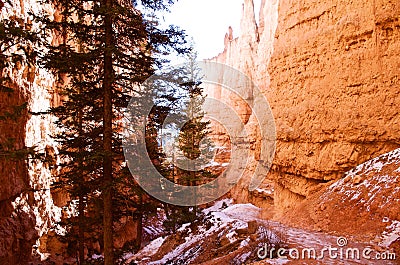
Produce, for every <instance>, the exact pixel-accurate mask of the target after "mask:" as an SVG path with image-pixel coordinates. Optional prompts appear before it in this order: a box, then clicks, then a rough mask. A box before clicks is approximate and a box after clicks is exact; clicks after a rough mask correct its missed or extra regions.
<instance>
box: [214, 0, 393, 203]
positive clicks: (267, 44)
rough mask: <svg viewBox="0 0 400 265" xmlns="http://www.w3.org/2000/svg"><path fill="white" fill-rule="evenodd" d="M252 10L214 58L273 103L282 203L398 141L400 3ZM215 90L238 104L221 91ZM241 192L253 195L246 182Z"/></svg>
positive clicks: (273, 5) (289, 1)
mask: <svg viewBox="0 0 400 265" xmlns="http://www.w3.org/2000/svg"><path fill="white" fill-rule="evenodd" d="M243 10H244V11H243V18H242V22H241V25H242V29H241V31H242V32H241V35H240V36H239V37H238V38H236V39H233V40H232V38H231V37H229V36H230V35H232V34H231V33H230V34H227V36H226V38H225V43H226V46H225V50H224V52H222V53H221V54H219V55H218V56H217V57H215V58H212V59H210V61H217V62H220V63H225V64H228V65H230V66H233V67H235V68H238V69H239V70H241V71H242V72H244V73H245V74H247V75H248V76H249V77H251V78H252V79H253V80H254V81H255V82H256V84H257V85H258V86H259V87H260V89H261V91H263V94H264V96H266V97H267V98H268V100H269V103H270V105H271V108H272V111H273V114H274V118H275V123H276V127H277V128H276V129H277V148H276V156H275V159H274V163H273V166H272V169H271V171H270V172H269V175H268V176H269V179H272V180H273V181H274V184H275V185H274V186H275V198H274V199H275V205H276V206H277V208H278V209H280V210H284V209H286V208H290V207H293V206H295V205H296V202H300V201H302V200H303V199H305V198H307V197H308V196H309V195H310V194H312V193H314V191H315V190H317V189H318V188H319V185H320V184H321V183H324V182H327V181H330V180H335V179H339V178H341V177H342V176H343V173H344V172H345V171H347V170H348V169H350V168H352V167H354V166H355V165H358V164H360V163H362V162H364V161H366V160H368V159H370V158H372V157H376V156H378V155H380V154H383V153H385V152H388V151H390V150H393V149H395V148H398V147H399V145H400V139H399V135H400V134H399V132H400V116H399V115H398V106H399V104H400V96H399V93H400V92H399V76H400V55H399V53H398V50H399V48H400V21H399V16H400V3H399V2H398V1H388V0H363V1H353V2H348V1H334V2H332V1H321V0H320V1H317V0H305V1H295V0H280V1H263V3H262V5H261V10H260V21H259V23H258V24H257V22H256V21H255V19H254V10H253V3H252V1H251V0H246V1H245V4H244V9H243ZM213 96H215V97H218V96H220V98H221V99H222V100H225V101H228V102H229V101H232V100H231V99H229V98H226V97H224V94H223V93H221V92H220V91H218V90H215V92H214V95H213ZM238 102H239V101H238ZM231 103H232V105H233V106H235V105H237V106H238V109H239V110H240V109H243V108H242V107H241V106H240V104H237V103H236V102H231ZM249 115H250V117H249V121H251V120H252V118H253V117H252V115H251V111H250V113H249ZM246 126H248V127H249V128H250V126H249V125H246ZM254 135H255V137H256V138H255V139H253V141H255V142H257V141H258V140H259V139H257V133H254ZM258 153H259V149H257V148H254V150H252V157H253V158H254V161H257V156H258V155H259V154H258ZM249 172H251V167H250V168H249ZM232 194H233V196H234V197H235V198H236V199H238V200H239V201H248V200H250V201H251V200H252V195H251V194H249V193H248V192H247V191H246V188H245V187H244V185H241V184H240V183H239V185H238V186H237V187H236V188H235V189H234V191H233V192H232Z"/></svg>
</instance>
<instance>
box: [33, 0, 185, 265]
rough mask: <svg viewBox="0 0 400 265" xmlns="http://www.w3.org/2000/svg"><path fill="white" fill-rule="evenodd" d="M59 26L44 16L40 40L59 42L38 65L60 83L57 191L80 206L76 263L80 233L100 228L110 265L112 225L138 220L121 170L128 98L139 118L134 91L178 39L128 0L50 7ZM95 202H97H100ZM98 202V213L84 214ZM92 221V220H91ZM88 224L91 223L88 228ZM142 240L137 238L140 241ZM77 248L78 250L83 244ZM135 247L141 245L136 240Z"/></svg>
mask: <svg viewBox="0 0 400 265" xmlns="http://www.w3.org/2000/svg"><path fill="white" fill-rule="evenodd" d="M49 2H51V3H53V4H54V5H55V6H56V7H57V8H58V10H59V11H60V14H61V20H60V21H54V20H51V19H50V18H48V17H46V16H45V15H43V16H41V17H40V18H38V19H39V20H40V21H41V22H42V23H44V25H45V28H44V34H46V35H47V34H50V33H52V32H54V31H56V32H57V33H58V34H60V36H62V39H63V42H62V43H61V44H58V45H54V44H53V45H52V44H49V45H48V47H47V48H48V50H49V52H48V53H47V54H45V55H44V56H43V60H42V61H43V65H44V66H45V67H46V68H48V69H51V70H52V71H53V72H54V73H56V74H57V75H58V76H59V82H60V88H59V90H60V91H61V93H62V94H63V97H64V99H63V104H62V105H61V106H60V107H57V108H54V109H52V113H53V114H54V115H56V117H57V118H58V125H59V127H60V128H61V133H60V134H58V135H56V139H57V140H58V141H59V143H60V146H61V147H60V154H61V155H62V156H63V161H64V162H63V164H62V174H61V175H60V176H59V180H60V181H59V182H57V185H58V186H59V187H60V188H63V189H67V190H68V191H69V193H70V195H71V200H78V201H79V206H78V208H79V210H78V213H79V214H78V215H79V217H78V224H74V223H72V224H71V223H70V227H73V228H74V229H71V231H74V230H75V231H76V230H77V229H76V227H78V230H79V231H78V232H77V234H78V236H77V238H78V241H79V242H78V245H79V247H78V248H79V251H78V252H79V257H80V258H79V259H80V260H79V261H80V264H83V263H84V261H83V260H84V257H83V256H84V255H83V248H84V242H85V238H84V237H83V235H84V232H86V231H87V229H88V225H87V224H88V223H90V224H91V225H93V224H95V223H96V224H97V225H99V220H98V218H96V217H98V215H100V216H102V225H101V227H102V232H103V233H102V236H98V237H99V238H100V237H102V238H103V248H104V262H105V264H107V265H109V264H114V260H115V257H114V253H115V251H114V250H113V236H112V235H113V224H114V223H115V222H118V220H120V218H121V217H122V216H127V215H138V217H137V218H139V219H140V218H141V217H140V210H141V209H142V208H143V205H142V203H143V202H142V192H141V190H140V188H139V187H138V186H137V185H136V183H134V181H133V178H132V177H131V176H130V174H129V171H128V170H127V168H126V165H125V163H124V156H123V151H122V138H123V137H122V136H123V135H122V133H123V127H124V124H123V112H124V110H125V109H126V107H127V106H128V103H129V101H130V100H131V97H133V98H135V99H136V103H137V107H138V113H140V110H139V109H140V107H141V106H142V105H143V104H148V102H146V101H145V100H143V98H147V97H145V95H144V94H146V93H147V95H148V93H149V92H148V91H142V90H140V89H139V87H140V86H139V84H140V83H141V82H143V81H144V80H146V79H147V78H148V77H149V76H150V75H152V74H153V73H154V71H155V69H156V68H157V67H159V66H160V65H161V63H162V62H163V61H162V60H161V57H160V56H159V54H163V53H168V52H169V51H170V50H171V48H174V49H175V50H176V51H177V52H178V53H181V52H183V51H184V49H183V48H180V45H182V44H184V40H183V39H182V32H180V31H179V30H177V29H176V28H173V27H170V28H169V29H167V30H160V29H159V28H158V25H157V21H156V19H155V17H154V16H152V17H150V18H149V17H146V16H145V15H144V14H143V12H140V11H139V10H138V9H137V8H136V7H137V5H138V2H136V1H133V2H131V1H128V0H118V1H117V0H103V1H78V0H54V1H50V0H49ZM172 3H173V1H171V0H166V1H163V0H158V1H150V0H148V1H141V4H142V5H143V7H144V8H143V9H142V10H144V11H148V12H154V11H157V10H163V9H167V8H168V6H169V5H170V4H172ZM99 194H101V196H99ZM98 201H102V204H103V207H102V210H101V212H99V213H96V214H94V215H95V216H93V215H90V213H89V212H90V211H89V209H90V208H91V207H94V205H98ZM90 218H92V219H90ZM87 219H90V220H91V221H88V220H87ZM139 234H140V233H139ZM82 241H83V242H82ZM137 244H139V245H140V239H139V242H137Z"/></svg>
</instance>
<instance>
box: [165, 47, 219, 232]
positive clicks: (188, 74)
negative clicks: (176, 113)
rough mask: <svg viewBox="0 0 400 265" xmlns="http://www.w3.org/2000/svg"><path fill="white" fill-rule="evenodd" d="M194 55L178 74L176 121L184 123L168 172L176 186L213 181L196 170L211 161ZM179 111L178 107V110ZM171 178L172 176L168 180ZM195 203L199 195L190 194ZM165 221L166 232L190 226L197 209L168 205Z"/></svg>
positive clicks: (203, 171) (204, 170)
mask: <svg viewBox="0 0 400 265" xmlns="http://www.w3.org/2000/svg"><path fill="white" fill-rule="evenodd" d="M196 59H197V53H196V52H195V51H194V50H193V48H192V52H191V53H189V54H188V55H187V62H186V63H185V64H184V67H183V69H182V73H180V75H181V76H182V77H181V83H180V84H179V85H180V87H181V92H180V94H181V95H182V96H181V98H180V101H181V103H182V104H181V105H183V111H181V113H180V116H181V117H180V118H178V119H177V120H178V121H180V120H183V121H186V122H185V124H184V125H183V127H182V128H180V132H179V135H178V139H177V143H178V146H177V147H178V149H179V150H180V151H179V152H178V153H176V154H174V156H175V159H176V161H175V162H176V164H177V166H174V167H173V168H172V170H170V171H169V172H168V174H169V179H171V180H172V181H175V182H176V183H178V184H180V185H185V186H198V185H202V184H205V183H207V182H209V181H212V180H213V179H215V177H216V176H215V175H214V174H213V173H212V172H211V171H210V170H208V169H207V167H205V168H204V167H202V168H200V166H201V165H205V164H207V162H209V161H210V160H211V159H212V157H210V156H209V154H212V152H210V151H211V149H210V148H212V145H211V141H210V140H209V139H208V138H207V136H208V135H209V125H210V121H207V120H205V117H204V115H205V113H204V111H203V107H204V102H205V97H206V95H204V89H203V88H202V87H201V84H202V82H201V80H202V78H203V77H202V75H201V69H200V68H199V67H198V65H197V63H196ZM181 107H182V106H181ZM171 175H172V176H171ZM193 196H194V198H195V200H196V198H197V196H201V194H193ZM166 208H167V209H168V210H167V212H168V211H169V212H168V215H167V220H166V221H165V223H164V225H165V226H166V227H167V229H170V230H172V231H175V229H176V228H177V227H178V226H179V225H181V224H183V223H187V222H193V221H194V220H195V219H196V218H197V217H198V212H197V206H194V207H185V206H173V205H168V206H167V207H166Z"/></svg>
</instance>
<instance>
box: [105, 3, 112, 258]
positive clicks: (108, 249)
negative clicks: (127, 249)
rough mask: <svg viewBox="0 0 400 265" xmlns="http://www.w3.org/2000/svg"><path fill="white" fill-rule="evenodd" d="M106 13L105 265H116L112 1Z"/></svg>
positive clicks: (107, 4) (106, 5) (107, 6)
mask: <svg viewBox="0 0 400 265" xmlns="http://www.w3.org/2000/svg"><path fill="white" fill-rule="evenodd" d="M104 8H105V10H106V11H105V12H107V13H106V14H105V20H104V23H105V24H104V25H105V51H104V82H103V93H104V99H103V100H104V101H103V104H104V105H103V108H104V116H103V126H104V132H103V133H104V135H103V137H104V138H103V147H104V160H103V174H104V175H103V178H104V183H103V185H104V190H103V202H104V215H103V233H104V265H114V254H113V221H112V220H113V214H112V198H113V194H112V193H113V177H112V83H113V66H112V44H113V29H112V14H111V13H110V12H112V11H111V10H112V0H104Z"/></svg>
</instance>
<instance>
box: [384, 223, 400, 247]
mask: <svg viewBox="0 0 400 265" xmlns="http://www.w3.org/2000/svg"><path fill="white" fill-rule="evenodd" d="M398 238H400V222H399V221H397V220H394V221H392V224H391V225H389V226H388V227H387V228H386V231H385V232H383V234H382V242H381V243H380V244H379V245H380V246H382V247H389V246H390V245H391V244H392V243H393V242H394V241H396V240H397V239H398Z"/></svg>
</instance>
